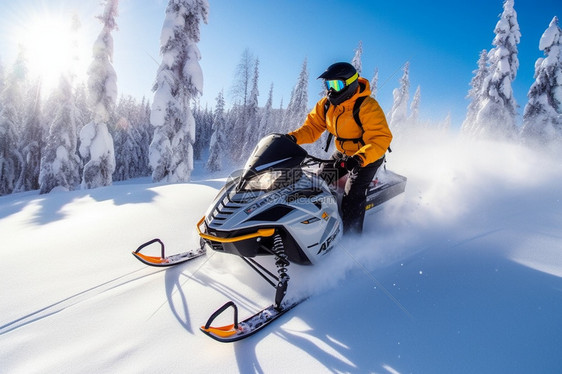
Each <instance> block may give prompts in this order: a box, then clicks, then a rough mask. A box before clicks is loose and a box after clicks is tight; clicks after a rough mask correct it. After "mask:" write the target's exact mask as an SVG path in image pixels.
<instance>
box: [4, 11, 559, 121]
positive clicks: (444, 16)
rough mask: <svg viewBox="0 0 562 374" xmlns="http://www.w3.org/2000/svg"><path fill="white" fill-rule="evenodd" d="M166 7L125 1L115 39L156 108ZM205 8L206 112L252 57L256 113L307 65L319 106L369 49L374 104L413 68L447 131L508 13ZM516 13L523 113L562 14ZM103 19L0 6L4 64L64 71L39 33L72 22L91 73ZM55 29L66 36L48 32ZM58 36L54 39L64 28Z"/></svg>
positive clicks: (118, 60) (432, 114)
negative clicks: (375, 81) (22, 60)
mask: <svg viewBox="0 0 562 374" xmlns="http://www.w3.org/2000/svg"><path fill="white" fill-rule="evenodd" d="M167 3H168V2H167V1H165V0H143V1H142V2H139V1H134V0H121V1H120V4H119V13H120V14H119V17H118V18H117V23H118V27H119V29H118V30H117V31H114V32H113V34H112V35H113V37H114V41H115V55H114V66H115V70H116V72H117V76H118V88H119V92H120V94H123V95H132V96H134V97H137V98H139V99H140V98H142V97H143V96H145V97H147V98H149V99H151V98H152V92H151V88H152V85H153V82H154V78H155V75H156V70H157V68H158V65H159V63H160V55H159V47H160V46H159V38H160V31H161V28H162V23H163V20H164V15H165V9H166V5H167ZM140 4H142V5H140ZM209 4H210V13H209V19H208V23H207V24H202V25H201V40H200V42H199V43H198V46H199V49H200V51H201V55H202V59H201V61H200V64H201V66H202V69H203V74H204V80H205V86H204V93H203V96H202V97H201V102H202V103H203V104H204V105H207V104H208V105H209V106H211V107H212V106H214V104H215V99H216V97H217V95H218V93H219V92H220V91H221V90H224V93H225V95H226V98H227V101H228V100H229V99H231V95H230V92H231V91H232V85H233V82H234V76H235V70H236V65H237V64H238V63H239V62H240V59H241V56H242V53H243V51H244V50H245V49H248V50H249V51H250V52H251V53H252V55H253V56H254V57H255V58H258V59H259V61H260V79H259V83H260V85H259V90H260V97H259V103H260V105H264V104H265V102H266V101H267V98H268V93H269V89H270V86H271V85H272V84H273V105H274V107H279V106H280V105H281V103H283V106H284V107H286V106H287V103H288V102H289V99H290V93H291V90H292V88H293V87H294V86H295V84H296V82H297V78H298V76H299V73H300V71H301V68H302V64H303V62H304V61H305V59H306V61H307V63H308V72H309V78H310V84H309V103H310V106H311V107H312V105H313V104H314V103H315V102H316V100H318V99H319V98H320V96H319V93H320V92H321V82H320V81H318V80H316V77H317V76H318V75H320V74H321V73H322V72H323V71H324V70H325V69H326V68H327V67H328V66H329V65H330V64H332V63H333V62H337V61H351V59H352V58H353V55H354V52H355V49H356V48H357V47H358V45H359V43H360V42H361V43H362V47H363V54H362V65H363V71H362V75H363V76H364V77H365V78H367V79H368V80H371V79H372V78H373V74H374V71H375V69H378V71H379V90H378V95H377V98H378V100H379V102H380V103H381V106H382V108H383V109H384V110H385V111H386V112H388V111H389V110H390V108H391V106H392V90H393V89H394V88H396V87H398V85H399V82H398V81H399V79H400V77H401V75H402V71H401V68H402V66H403V65H404V63H405V62H406V61H409V62H410V84H411V87H410V99H411V98H412V97H413V95H414V92H415V90H416V88H417V87H418V86H420V88H421V104H420V116H421V119H422V120H424V119H426V120H433V121H439V120H443V119H444V118H445V117H446V116H447V114H448V113H451V117H452V120H453V126H460V123H461V122H462V120H463V119H464V116H465V115H466V106H467V105H468V100H467V99H466V95H467V92H468V90H469V88H470V86H469V83H470V80H471V78H472V76H473V73H472V72H473V70H474V69H476V67H477V60H478V56H479V53H480V51H481V50H482V49H490V48H492V47H493V46H492V40H493V38H494V32H493V30H494V27H495V24H496V23H497V21H498V19H499V15H500V14H501V12H502V10H503V8H502V4H503V2H502V1H501V0H494V1H489V0H475V1H471V2H467V1H462V2H455V1H443V0H437V1H432V2H431V3H424V2H419V1H413V0H404V1H400V2H394V1H386V2H379V1H366V0H361V1H343V0H325V1H320V0H310V1H306V2H303V1H297V0H288V1H282V2H281V1H276V2H273V1H258V0H246V1H236V2H232V1H230V0H209ZM515 10H516V11H517V13H518V22H519V26H520V29H521V33H522V38H521V43H520V44H519V61H520V68H519V70H518V75H517V77H516V79H515V81H514V82H513V89H514V93H515V97H516V100H517V102H518V103H519V105H520V108H519V114H520V115H521V114H522V112H523V107H524V105H525V103H526V101H527V98H526V95H527V92H528V90H529V87H530V85H531V84H532V82H533V74H534V64H535V61H536V59H537V58H539V57H542V56H543V54H542V52H541V51H539V49H538V44H539V40H540V37H541V35H542V33H543V32H544V30H546V28H547V27H548V25H549V23H550V21H551V20H552V18H553V17H554V16H559V17H561V16H562V5H561V3H560V2H559V1H551V0H536V1H530V0H516V1H515ZM101 11H102V7H101V6H100V4H99V2H98V1H78V0H49V1H47V0H20V1H18V2H14V1H8V0H0V17H1V19H2V22H1V24H0V61H1V62H2V64H3V65H4V67H5V69H6V70H9V68H10V66H11V65H12V64H13V61H14V59H15V56H16V54H17V51H18V45H24V46H26V48H27V49H28V50H32V51H34V52H32V53H31V52H30V54H31V55H33V56H34V57H33V60H34V62H32V64H31V65H35V66H37V65H43V66H44V65H46V64H50V65H53V66H56V65H57V64H58V65H59V66H61V65H62V66H64V65H65V64H68V61H69V60H70V59H69V58H65V59H64V60H65V61H66V62H64V61H55V62H53V61H52V60H53V59H55V58H56V55H57V54H58V55H62V54H63V53H53V51H54V50H55V51H56V46H55V42H53V41H52V40H54V39H57V38H55V37H51V38H50V39H45V40H44V41H43V40H40V39H42V38H45V36H46V35H48V32H47V31H45V32H37V31H35V33H34V32H33V31H32V30H33V27H37V25H39V26H41V25H44V24H45V25H47V27H45V28H43V30H46V29H48V30H54V29H57V28H59V27H60V25H61V24H63V23H65V22H68V21H67V20H68V19H70V18H71V15H72V14H74V13H76V14H77V15H78V16H79V19H80V22H81V29H80V30H81V33H82V37H81V39H80V40H79V43H80V45H82V46H83V47H82V52H80V56H79V60H80V61H81V65H80V66H81V67H80V69H81V71H85V70H86V67H87V65H88V64H89V60H90V57H89V56H90V54H91V46H92V45H93V41H94V40H95V38H96V37H97V35H98V34H99V32H100V31H101V24H100V23H99V22H98V21H97V20H96V19H95V18H94V17H95V16H96V15H98V14H100V13H101ZM51 21H53V22H51ZM53 24H54V25H59V26H49V25H53ZM63 33H64V32H63ZM59 34H60V33H59ZM33 35H41V36H39V37H34V36H33ZM52 35H58V34H56V30H55V31H54V32H53V34H52ZM30 39H32V40H33V39H34V40H35V43H34V42H33V41H30ZM49 40H51V41H49ZM34 44H35V45H34ZM46 46H51V47H50V48H46ZM38 62H39V63H40V64H38ZM43 69H45V68H43ZM59 69H60V67H59ZM64 69H65V68H63V70H64ZM32 70H36V71H38V70H40V69H39V68H37V67H35V68H34V69H32ZM43 71H44V70H43ZM43 74H45V75H46V74H47V73H43ZM53 80H54V79H53Z"/></svg>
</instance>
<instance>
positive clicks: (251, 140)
mask: <svg viewBox="0 0 562 374" xmlns="http://www.w3.org/2000/svg"><path fill="white" fill-rule="evenodd" d="M258 83H259V60H258V59H256V62H255V64H254V75H253V79H252V90H251V91H250V97H249V100H248V105H247V113H248V115H247V119H246V128H245V131H246V133H245V134H246V135H245V141H244V148H245V150H246V152H245V153H246V156H248V155H249V154H250V152H252V151H253V150H254V148H255V146H256V144H257V142H258V140H259V139H258V133H259V125H260V118H259V111H260V108H259V103H258V97H259V94H260V93H259V89H258ZM244 158H246V157H244Z"/></svg>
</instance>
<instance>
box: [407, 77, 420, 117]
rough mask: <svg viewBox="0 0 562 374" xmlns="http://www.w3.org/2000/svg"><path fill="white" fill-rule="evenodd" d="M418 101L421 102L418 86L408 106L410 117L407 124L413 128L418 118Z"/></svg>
mask: <svg viewBox="0 0 562 374" xmlns="http://www.w3.org/2000/svg"><path fill="white" fill-rule="evenodd" d="M420 101H421V88H420V86H418V88H417V89H416V92H415V93H414V98H413V99H412V103H411V104H410V117H408V124H409V125H410V126H413V127H415V126H416V125H417V124H418V121H419V117H420Z"/></svg>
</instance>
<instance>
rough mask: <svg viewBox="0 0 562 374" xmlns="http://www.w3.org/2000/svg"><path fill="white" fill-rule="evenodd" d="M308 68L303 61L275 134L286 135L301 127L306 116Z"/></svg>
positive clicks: (305, 61)
mask: <svg viewBox="0 0 562 374" xmlns="http://www.w3.org/2000/svg"><path fill="white" fill-rule="evenodd" d="M308 111H309V110H308V67H307V60H306V59H305V60H304V62H303V64H302V69H301V72H300V74H299V77H298V79H297V84H296V85H295V87H294V88H293V92H292V94H291V99H290V101H289V105H287V109H286V111H285V117H284V118H283V124H282V126H281V128H279V129H278V131H277V132H280V133H287V132H289V131H292V130H295V129H297V128H299V127H300V126H302V124H303V123H304V120H305V119H306V116H307V115H308Z"/></svg>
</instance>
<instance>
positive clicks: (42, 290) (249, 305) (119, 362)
mask: <svg viewBox="0 0 562 374" xmlns="http://www.w3.org/2000/svg"><path fill="white" fill-rule="evenodd" d="M393 150H394V152H393V153H392V154H391V155H390V156H389V157H388V159H389V163H388V166H389V168H390V169H392V170H394V171H396V172H399V173H401V174H403V175H406V176H407V177H408V185H407V187H406V192H405V193H404V194H403V195H401V196H399V197H397V198H395V199H394V200H392V201H391V202H389V203H388V204H387V205H386V206H385V208H384V209H383V210H382V211H381V212H379V213H378V214H377V215H375V216H371V217H370V218H368V221H367V222H366V233H365V234H364V235H363V236H362V237H350V238H344V240H343V241H342V242H341V243H340V244H339V245H338V247H337V249H336V250H334V251H332V254H331V255H330V257H329V258H327V259H326V260H325V261H324V263H321V264H320V265H318V266H315V267H299V266H297V265H291V271H292V273H291V276H292V277H291V284H290V288H291V294H293V295H294V294H299V293H310V294H312V297H311V298H310V299H309V300H308V301H306V302H305V303H303V304H302V305H300V306H298V307H297V308H296V309H295V310H293V311H292V312H290V313H289V314H288V315H286V316H284V317H282V318H281V319H280V320H278V321H276V322H275V323H273V324H272V325H271V326H270V328H268V329H267V330H265V331H263V332H261V333H259V334H257V335H256V336H254V337H251V338H249V339H247V340H245V341H241V342H238V343H235V344H221V343H218V342H215V341H213V340H211V339H209V338H208V337H206V336H205V335H203V334H202V333H201V332H200V331H199V326H200V325H202V324H204V323H205V321H206V320H207V318H208V316H209V315H210V314H211V313H212V312H213V311H214V310H215V309H216V308H218V307H219V306H221V305H222V304H223V303H224V302H226V301H227V300H229V299H233V300H235V301H236V302H237V303H238V304H239V306H240V312H241V314H242V316H243V315H244V314H249V313H250V312H254V311H256V310H257V309H259V308H260V307H263V306H266V305H268V304H269V303H270V302H271V300H272V296H273V292H272V291H273V290H272V289H270V287H269V286H268V285H267V284H265V282H263V281H262V280H261V278H259V276H257V275H256V274H255V273H253V272H252V271H251V270H250V269H249V268H247V267H246V265H244V264H243V263H242V261H240V260H239V259H237V258H235V257H233V256H229V255H224V254H212V253H208V254H207V256H206V257H204V258H200V259H197V260H194V261H193V262H191V263H187V264H184V265H180V266H177V267H175V268H170V269H166V270H161V269H156V268H151V267H147V266H145V265H143V264H141V263H140V262H138V261H136V260H135V259H134V258H133V256H132V255H131V251H133V250H134V249H135V248H136V247H137V246H138V245H139V244H140V243H141V242H143V241H146V240H148V239H151V238H153V237H155V236H158V237H160V238H161V239H162V240H164V242H165V243H166V244H167V247H168V248H169V250H170V251H180V250H183V249H186V248H190V247H194V246H196V245H197V243H198V239H197V235H196V233H195V229H194V226H195V223H196V222H197V221H198V220H199V219H200V218H201V217H202V216H203V214H204V212H205V210H206V208H207V205H208V204H209V203H210V201H211V199H212V198H213V197H214V195H215V194H216V192H217V189H219V188H220V187H221V185H222V183H223V180H224V179H223V178H221V177H224V175H212V176H209V175H204V174H199V175H194V176H193V181H192V182H190V183H182V184H167V185H164V184H160V185H156V184H152V183H150V182H149V181H148V180H136V181H132V182H129V183H122V184H117V185H114V186H112V187H104V188H98V189H94V190H86V191H74V192H58V193H57V192H55V193H51V194H48V195H39V194H38V193H37V192H27V193H19V194H13V195H9V196H3V197H0V238H1V239H0V240H1V243H2V244H1V246H0V256H1V258H2V260H1V263H0V264H1V265H0V285H1V286H0V287H1V289H2V291H1V293H0V372H2V373H26V374H27V373H160V372H162V373H228V372H243V373H250V372H258V373H261V372H263V373H293V372H297V371H299V372H303V373H304V372H306V373H321V372H335V373H341V372H344V373H345V372H352V373H370V372H372V373H559V372H561V371H562V355H561V354H560V349H561V347H562V317H561V316H562V203H561V200H562V165H561V163H560V162H559V160H560V158H559V157H554V156H552V157H551V156H545V155H544V154H543V153H542V152H541V151H540V150H529V149H526V148H524V147H521V146H517V145H510V144H502V143H493V142H486V141H478V142H477V141H472V140H468V139H463V138H461V137H457V136H444V135H442V134H438V133H434V132H425V133H424V134H416V135H415V136H408V137H406V138H402V139H400V140H397V141H395V142H394V143H393ZM229 318H230V317H229Z"/></svg>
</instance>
